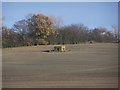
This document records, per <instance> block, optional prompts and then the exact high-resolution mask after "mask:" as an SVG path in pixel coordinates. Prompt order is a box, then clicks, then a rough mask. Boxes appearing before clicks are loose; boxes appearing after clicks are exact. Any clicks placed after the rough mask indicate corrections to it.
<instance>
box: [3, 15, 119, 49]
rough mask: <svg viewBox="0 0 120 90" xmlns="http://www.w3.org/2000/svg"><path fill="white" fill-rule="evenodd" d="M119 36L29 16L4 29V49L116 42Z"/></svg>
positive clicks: (59, 20)
mask: <svg viewBox="0 0 120 90" xmlns="http://www.w3.org/2000/svg"><path fill="white" fill-rule="evenodd" d="M116 40H117V36H116V35H115V34H113V33H112V32H110V31H108V30H107V29H106V28H102V27H99V28H94V29H89V28H88V27H87V26H85V25H83V24H71V25H62V20H61V19H60V18H59V17H55V16H46V15H43V14H33V15H29V16H28V17H27V18H25V19H22V20H19V21H17V22H15V24H14V25H13V28H11V29H9V28H7V27H5V26H3V27H2V47H3V48H7V47H18V46H32V45H50V44H79V43H85V42H88V41H94V42H106V43H108V42H115V41H116Z"/></svg>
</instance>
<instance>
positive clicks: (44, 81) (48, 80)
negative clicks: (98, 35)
mask: <svg viewBox="0 0 120 90" xmlns="http://www.w3.org/2000/svg"><path fill="white" fill-rule="evenodd" d="M53 47H54V46H53V45H45V46H30V47H17V48H6V49H3V55H2V56H3V61H2V63H3V72H2V73H3V77H2V78H3V82H2V83H3V88H15V87H17V88H50V87H51V88H56V87H57V88H60V87H62V88H75V87H76V88H117V87H118V52H117V51H118V46H117V44H112V43H107V44H106V43H101V44H100V43H95V44H77V45H66V48H67V51H66V52H44V51H45V50H50V49H52V48H53Z"/></svg>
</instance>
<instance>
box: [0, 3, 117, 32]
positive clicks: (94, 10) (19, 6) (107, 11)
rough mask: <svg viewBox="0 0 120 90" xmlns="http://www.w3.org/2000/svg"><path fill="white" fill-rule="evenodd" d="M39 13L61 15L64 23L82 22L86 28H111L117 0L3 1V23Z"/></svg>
mask: <svg viewBox="0 0 120 90" xmlns="http://www.w3.org/2000/svg"><path fill="white" fill-rule="evenodd" d="M36 13H41V14H44V15H48V16H50V15H53V16H58V17H61V18H62V20H63V23H64V25H70V24H79V23H82V24H84V25H85V26H88V28H91V29H92V28H95V27H105V28H107V29H108V30H112V25H117V24H118V3H117V2H3V3H2V16H3V18H4V21H3V25H5V26H7V27H9V28H12V27H13V24H14V23H15V22H17V21H19V20H22V19H25V18H26V16H27V15H29V14H36Z"/></svg>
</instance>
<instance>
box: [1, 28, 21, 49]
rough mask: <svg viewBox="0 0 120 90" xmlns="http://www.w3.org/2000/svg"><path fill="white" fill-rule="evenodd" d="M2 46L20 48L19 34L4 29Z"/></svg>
mask: <svg viewBox="0 0 120 90" xmlns="http://www.w3.org/2000/svg"><path fill="white" fill-rule="evenodd" d="M2 46H3V48H4V47H15V46H19V42H18V38H17V34H16V33H15V32H14V31H12V30H10V29H8V28H7V27H4V26H3V27H2Z"/></svg>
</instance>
